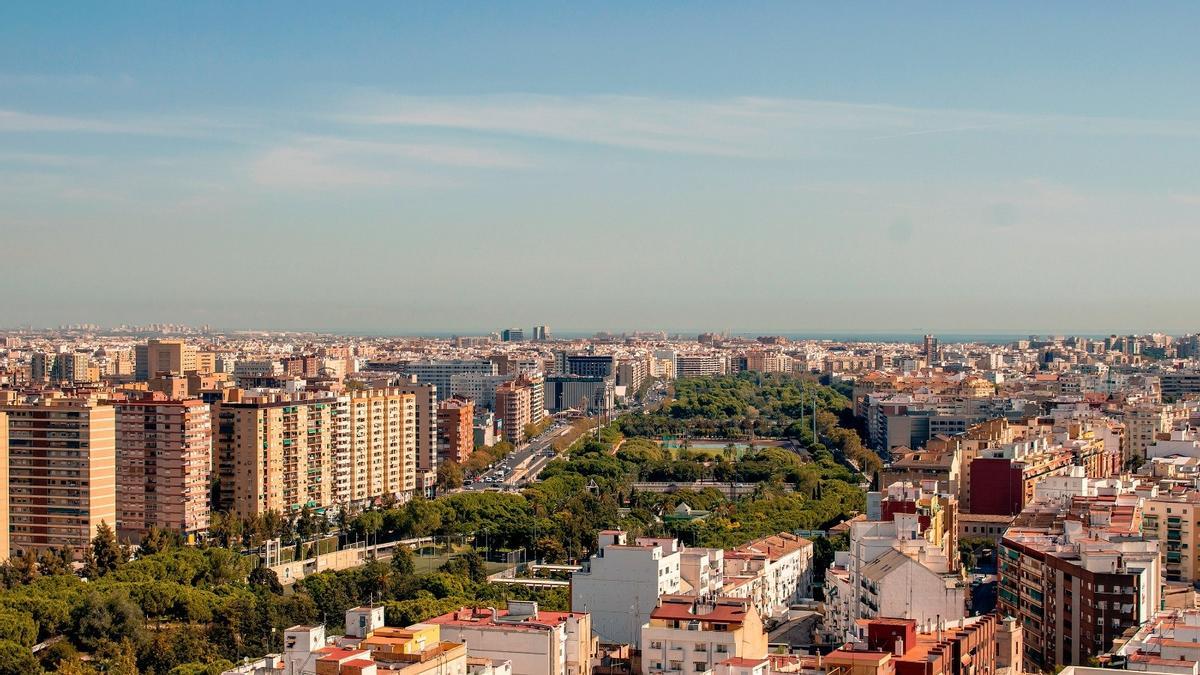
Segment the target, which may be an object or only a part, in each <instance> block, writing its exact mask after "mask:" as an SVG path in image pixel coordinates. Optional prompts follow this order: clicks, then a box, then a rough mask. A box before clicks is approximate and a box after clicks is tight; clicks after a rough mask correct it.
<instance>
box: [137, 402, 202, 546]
mask: <svg viewBox="0 0 1200 675" xmlns="http://www.w3.org/2000/svg"><path fill="white" fill-rule="evenodd" d="M115 407H116V424H117V436H116V443H117V522H116V528H117V534H119V535H120V536H121V537H122V538H125V539H128V540H132V541H138V540H140V539H141V536H142V535H143V534H145V532H146V530H147V528H150V527H156V528H159V529H162V530H166V531H169V532H176V533H178V534H181V535H183V536H184V537H185V538H187V539H191V538H192V537H194V536H195V535H196V534H198V533H201V532H204V531H206V530H207V529H208V516H209V512H210V510H211V507H210V505H209V478H210V475H211V472H212V439H213V435H212V420H211V416H210V411H209V407H208V405H206V404H205V403H203V402H201V401H200V400H199V399H187V400H178V399H169V398H168V397H166V396H164V395H163V394H159V393H157V392H155V393H151V394H147V395H145V396H144V397H143V398H140V399H136V400H130V401H119V402H117V403H116V405H115Z"/></svg>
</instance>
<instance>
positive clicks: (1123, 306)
mask: <svg viewBox="0 0 1200 675" xmlns="http://www.w3.org/2000/svg"><path fill="white" fill-rule="evenodd" d="M243 4H249V3H215V2H214V3H203V4H202V5H200V3H197V5H200V6H182V5H169V4H167V3H145V4H139V3H121V4H120V6H119V7H111V6H106V5H103V4H99V3H96V4H90V5H89V4H84V3H73V4H71V5H70V6H61V7H46V6H44V5H41V4H34V3H28V4H18V3H7V4H5V5H4V6H3V7H0V206H2V208H0V246H2V247H3V248H4V249H6V252H5V254H4V256H3V258H4V260H5V262H6V267H7V270H6V271H5V273H4V274H3V275H0V326H13V325H18V324H26V323H32V324H34V325H51V324H58V323H66V322H82V321H92V322H98V323H105V324H110V323H121V322H149V321H177V322H186V323H194V324H199V323H210V324H213V325H217V326H222V327H267V328H317V329H341V330H356V331H380V332H405V331H436V330H446V331H478V330H484V329H494V328H498V327H501V326H505V325H528V324H532V323H550V324H551V325H552V326H555V327H558V328H559V329H561V330H590V329H602V328H607V329H615V330H620V329H632V328H659V327H661V328H671V329H700V328H712V329H716V328H732V329H735V330H749V331H753V330H787V331H844V330H860V331H861V330H880V331H896V330H899V331H905V330H948V331H970V330H975V331H995V330H1015V331H1026V330H1061V331H1070V330H1077V331H1105V330H1118V329H1119V330H1150V329H1164V330H1184V329H1195V326H1193V325H1192V322H1193V319H1192V318H1191V316H1190V315H1191V314H1194V312H1193V311H1192V310H1193V308H1194V307H1195V306H1196V305H1197V297H1196V295H1197V291H1196V290H1195V289H1196V288H1198V287H1200V286H1198V283H1197V282H1200V266H1197V265H1194V264H1193V263H1192V262H1190V261H1189V256H1188V254H1187V251H1189V250H1192V249H1194V247H1195V246H1196V245H1197V244H1198V243H1200V228H1198V227H1197V225H1200V223H1198V222H1197V220H1198V218H1197V214H1200V164H1198V162H1197V160H1196V158H1197V157H1198V156H1200V153H1198V151H1200V88H1197V87H1196V86H1195V74H1196V72H1198V66H1200V59H1198V58H1197V46H1196V40H1195V39H1194V34H1192V33H1193V29H1194V26H1195V25H1197V19H1200V16H1197V14H1200V10H1198V9H1197V7H1196V6H1195V5H1194V4H1187V3H1178V4H1167V3H1156V4H1154V5H1142V6H1136V7H1135V6H1132V5H1118V4H1116V3H1111V4H1101V3H1082V2H1080V3H1073V2H1062V3H994V4H992V3H958V4H950V3H938V4H935V3H919V2H918V3H853V4H849V3H822V4H816V3H812V4H805V3H794V2H781V3H723V4H718V3H695V2H690V3H652V4H650V3H619V2H615V3H486V4H485V3H478V4H472V3H453V6H450V5H451V3H429V4H418V3H379V4H374V5H372V4H369V3H364V4H359V5H355V6H354V8H353V11H348V10H344V9H342V8H339V7H336V6H333V5H330V4H321V3H282V2H281V3H255V4H253V6H243Z"/></svg>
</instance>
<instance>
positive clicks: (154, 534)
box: [138, 525, 174, 555]
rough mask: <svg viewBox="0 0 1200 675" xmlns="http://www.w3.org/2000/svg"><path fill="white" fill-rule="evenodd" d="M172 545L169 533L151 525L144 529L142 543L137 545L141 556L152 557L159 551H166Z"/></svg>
mask: <svg viewBox="0 0 1200 675" xmlns="http://www.w3.org/2000/svg"><path fill="white" fill-rule="evenodd" d="M173 544H174V542H173V541H171V533H169V532H166V531H164V530H160V529H159V528H157V527H155V526H154V525H151V526H150V527H148V528H146V534H144V535H142V542H141V544H139V545H138V551H139V552H140V553H141V554H142V555H154V554H155V553H158V552H160V551H165V550H167V549H168V548H170V547H171V546H172V545H173Z"/></svg>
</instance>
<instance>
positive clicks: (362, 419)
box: [335, 388, 417, 505]
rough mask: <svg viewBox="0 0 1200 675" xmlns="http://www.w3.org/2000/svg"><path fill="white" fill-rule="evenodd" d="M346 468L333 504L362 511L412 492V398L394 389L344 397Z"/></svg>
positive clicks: (414, 446) (414, 417)
mask: <svg viewBox="0 0 1200 675" xmlns="http://www.w3.org/2000/svg"><path fill="white" fill-rule="evenodd" d="M348 430H349V434H348V445H347V447H348V451H347V457H348V462H347V465H346V468H347V474H346V478H347V480H346V481H345V484H344V485H343V484H342V481H341V480H340V476H339V481H338V482H339V487H338V489H337V490H336V492H337V493H338V494H337V495H336V498H335V501H337V502H339V503H347V502H349V503H352V504H355V505H363V504H366V503H369V502H370V501H372V500H374V499H376V498H378V497H383V496H392V497H398V498H400V497H409V496H412V494H413V491H414V490H415V489H416V487H417V397H416V395H415V394H413V393H411V392H404V391H401V390H399V389H393V388H387V389H367V390H363V391H356V392H353V393H352V394H351V395H350V407H349V425H348Z"/></svg>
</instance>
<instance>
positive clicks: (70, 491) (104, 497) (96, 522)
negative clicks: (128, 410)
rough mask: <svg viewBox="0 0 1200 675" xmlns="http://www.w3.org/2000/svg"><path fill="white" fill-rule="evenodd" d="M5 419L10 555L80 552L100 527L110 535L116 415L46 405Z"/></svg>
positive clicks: (18, 409) (82, 404) (78, 405)
mask: <svg viewBox="0 0 1200 675" xmlns="http://www.w3.org/2000/svg"><path fill="white" fill-rule="evenodd" d="M0 412H4V413H6V414H7V416H8V436H9V438H8V445H9V490H8V495H9V496H8V499H9V518H10V523H11V524H10V547H11V549H12V550H13V551H17V550H21V551H26V552H31V553H36V552H38V551H40V550H43V549H47V548H56V547H60V546H63V545H70V546H71V547H73V548H74V549H75V550H76V551H82V550H83V549H84V548H85V547H86V546H87V545H88V544H89V542H91V540H92V537H94V536H95V535H96V531H97V529H98V528H99V527H100V523H102V522H103V523H106V524H107V525H108V526H109V527H112V528H116V524H117V508H116V493H117V483H116V412H115V410H114V409H113V407H112V406H110V405H99V404H96V403H94V402H92V401H88V400H80V399H54V400H47V401H43V402H40V403H36V404H32V405H19V406H7V407H5V408H2V409H0Z"/></svg>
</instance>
